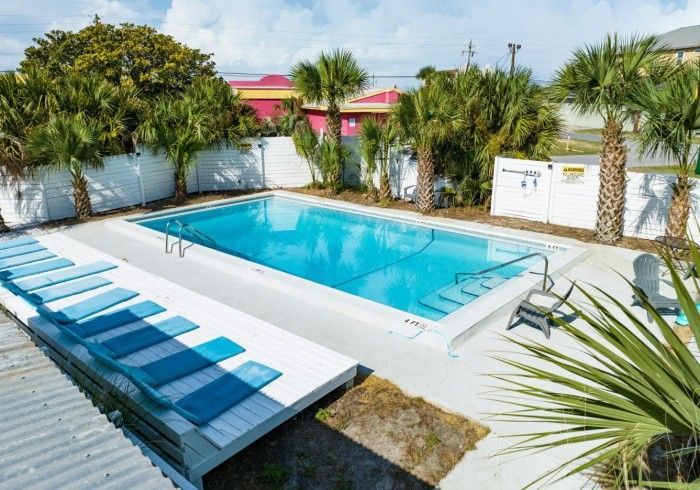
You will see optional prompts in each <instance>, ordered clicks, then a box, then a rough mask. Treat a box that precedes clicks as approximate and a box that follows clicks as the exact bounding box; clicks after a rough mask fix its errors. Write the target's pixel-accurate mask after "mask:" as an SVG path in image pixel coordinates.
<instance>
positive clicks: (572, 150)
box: [551, 138, 600, 155]
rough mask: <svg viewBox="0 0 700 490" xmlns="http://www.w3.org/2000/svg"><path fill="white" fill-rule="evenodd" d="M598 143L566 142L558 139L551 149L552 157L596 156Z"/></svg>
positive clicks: (598, 149)
mask: <svg viewBox="0 0 700 490" xmlns="http://www.w3.org/2000/svg"><path fill="white" fill-rule="evenodd" d="M599 151H600V143H599V142H597V141H582V140H574V139H572V140H567V139H566V138H560V139H559V141H557V144H556V145H554V148H553V149H552V152H551V153H552V155H597V154H598V152H599Z"/></svg>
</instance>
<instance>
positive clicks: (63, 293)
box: [26, 276, 112, 305]
mask: <svg viewBox="0 0 700 490" xmlns="http://www.w3.org/2000/svg"><path fill="white" fill-rule="evenodd" d="M108 284H112V281H110V280H109V279H104V278H102V277H100V276H89V277H85V278H83V279H78V280H77V281H73V282H68V283H63V284H57V285H56V286H49V287H48V288H44V289H39V290H37V291H34V292H33V293H29V294H27V295H26V298H27V299H28V300H29V301H31V302H32V303H34V304H37V305H40V304H43V303H49V302H51V301H56V300H57V299H61V298H67V297H69V296H73V295H75V294H80V293H84V292H87V291H92V290H93V289H97V288H100V287H102V286H107V285H108Z"/></svg>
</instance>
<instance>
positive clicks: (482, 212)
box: [288, 189, 658, 252]
mask: <svg viewBox="0 0 700 490" xmlns="http://www.w3.org/2000/svg"><path fill="white" fill-rule="evenodd" d="M288 190H290V191H293V192H299V193H302V194H310V195H314V196H319V197H328V198H331V199H338V200H340V201H347V202H352V203H355V204H363V205H365V206H376V207H383V208H392V209H404V210H407V211H416V207H415V206H414V205H413V204H412V203H409V202H404V201H392V202H385V203H377V202H374V201H372V200H371V199H370V198H369V197H367V196H366V195H365V194H362V193H361V192H358V191H355V190H344V191H342V192H340V193H338V194H335V195H333V196H331V195H330V193H329V191H328V190H325V189H288ZM427 215H428V216H437V217H440V218H452V219H459V220H465V221H474V222H476V223H485V224H489V225H494V226H503V227H505V228H513V229H516V230H527V231H534V232H537V233H547V234H549V235H556V236H562V237H567V238H573V239H575V240H579V241H582V242H586V243H600V242H599V241H598V240H597V239H596V237H595V235H594V233H593V230H586V229H583V228H572V227H570V226H561V225H552V224H549V223H539V222H537V221H529V220H525V219H520V218H508V217H505V216H491V214H489V210H487V209H484V208H482V207H468V208H467V207H454V208H442V209H436V210H435V211H432V212H430V213H427ZM615 246H618V247H622V248H630V249H633V250H641V251H643V252H657V251H658V249H657V248H656V247H655V246H654V241H653V240H646V239H643V238H632V237H622V238H621V239H620V240H619V241H618V242H617V243H615Z"/></svg>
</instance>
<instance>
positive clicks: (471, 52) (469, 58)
mask: <svg viewBox="0 0 700 490" xmlns="http://www.w3.org/2000/svg"><path fill="white" fill-rule="evenodd" d="M473 47H474V44H473V43H472V40H471V39H470V40H469V44H467V49H463V50H462V56H464V55H465V54H466V55H467V70H468V69H469V65H470V64H471V62H472V56H473V55H475V54H476V51H474V49H472V48H473Z"/></svg>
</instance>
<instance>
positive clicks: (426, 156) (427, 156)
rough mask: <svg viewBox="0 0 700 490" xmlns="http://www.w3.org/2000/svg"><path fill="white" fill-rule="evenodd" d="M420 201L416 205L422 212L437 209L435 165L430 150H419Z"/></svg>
mask: <svg viewBox="0 0 700 490" xmlns="http://www.w3.org/2000/svg"><path fill="white" fill-rule="evenodd" d="M417 184H418V199H417V200H416V205H417V206H418V210H419V211H421V212H426V211H431V210H433V209H435V191H434V186H435V165H434V162H433V154H432V152H431V151H430V149H426V148H421V149H419V150H418V182H417Z"/></svg>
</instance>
